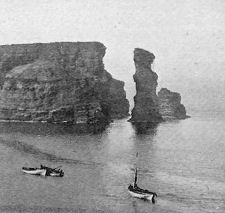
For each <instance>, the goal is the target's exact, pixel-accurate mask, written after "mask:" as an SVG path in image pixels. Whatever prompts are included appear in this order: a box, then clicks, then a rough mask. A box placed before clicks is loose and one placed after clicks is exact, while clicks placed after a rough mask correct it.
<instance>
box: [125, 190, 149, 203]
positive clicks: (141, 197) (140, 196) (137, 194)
mask: <svg viewBox="0 0 225 213" xmlns="http://www.w3.org/2000/svg"><path fill="white" fill-rule="evenodd" d="M128 192H129V193H130V195H131V196H132V197H135V198H139V199H144V200H149V201H152V198H153V195H152V194H145V193H136V192H132V191H130V190H128Z"/></svg>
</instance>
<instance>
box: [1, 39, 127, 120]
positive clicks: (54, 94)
mask: <svg viewBox="0 0 225 213" xmlns="http://www.w3.org/2000/svg"><path fill="white" fill-rule="evenodd" d="M105 50H106V48H105V46H104V45H103V44H101V43H99V42H76V43H75V42H57V43H36V44H18V45H17V44H16V45H4V46H0V87H1V91H0V119H4V120H20V121H47V122H56V123H61V122H69V123H85V124H93V123H96V122H108V121H109V120H110V119H111V118H118V117H125V116H127V115H128V112H129V103H128V100H127V99H126V94H125V91H124V83H123V82H121V81H118V80H115V79H113V78H112V76H111V75H110V74H109V73H108V72H107V71H106V70H105V69H104V64H103V61H102V60H103V57H104V55H105Z"/></svg>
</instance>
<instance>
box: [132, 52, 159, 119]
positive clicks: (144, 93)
mask: <svg viewBox="0 0 225 213" xmlns="http://www.w3.org/2000/svg"><path fill="white" fill-rule="evenodd" d="M154 59H155V56H154V54H152V53H150V52H148V51H146V50H143V49H139V48H136V49H135V50H134V63H135V68H136V72H135V74H134V76H133V78H134V82H135V83H136V95H135V97H134V108H133V110H132V113H131V115H132V117H131V119H130V121H131V122H135V123H138V122H149V123H157V122H160V121H162V116H161V115H160V113H159V107H158V97H157V95H156V87H157V85H158V83H157V79H158V75H157V74H156V73H155V72H153V71H152V68H151V65H152V63H153V61H154Z"/></svg>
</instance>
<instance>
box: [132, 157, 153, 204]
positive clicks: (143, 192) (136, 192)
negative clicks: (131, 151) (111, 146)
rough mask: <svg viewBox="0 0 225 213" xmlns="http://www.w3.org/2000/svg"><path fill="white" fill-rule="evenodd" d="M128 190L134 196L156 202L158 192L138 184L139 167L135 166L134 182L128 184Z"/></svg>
mask: <svg viewBox="0 0 225 213" xmlns="http://www.w3.org/2000/svg"><path fill="white" fill-rule="evenodd" d="M137 156H138V153H137V154H136V157H137ZM128 192H129V193H130V195H131V196H132V197H136V198H140V199H144V200H149V201H152V203H155V198H156V197H157V194H156V193H155V192H151V191H149V190H147V189H142V188H140V187H138V186H137V167H136V168H135V177H134V183H133V184H130V185H129V186H128Z"/></svg>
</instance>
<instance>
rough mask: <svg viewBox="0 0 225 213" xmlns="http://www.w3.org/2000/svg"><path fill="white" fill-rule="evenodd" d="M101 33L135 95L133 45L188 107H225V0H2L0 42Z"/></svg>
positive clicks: (91, 37) (110, 64)
mask: <svg viewBox="0 0 225 213" xmlns="http://www.w3.org/2000/svg"><path fill="white" fill-rule="evenodd" d="M54 41H100V42H102V43H104V44H105V46H106V47H107V50H106V51H107V52H106V56H105V58H104V63H105V67H106V70H107V71H109V72H110V73H111V74H112V75H113V77H115V78H117V79H120V80H123V81H125V83H126V90H127V94H128V97H129V98H132V97H133V96H134V95H135V91H134V83H133V78H132V75H133V74H134V72H135V69H134V64H133V49H134V48H136V47H139V48H144V49H146V50H148V51H150V52H153V53H154V54H155V56H156V60H155V63H154V71H155V72H156V73H157V74H158V76H159V88H160V87H167V88H168V89H170V90H173V91H177V92H180V93H181V95H182V102H183V103H184V104H185V105H186V106H187V108H196V107H197V108H200V109H205V110H207V109H216V108H218V109H220V110H221V109H222V110H223V109H224V103H225V0H0V45H2V44H12V43H34V42H54Z"/></svg>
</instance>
